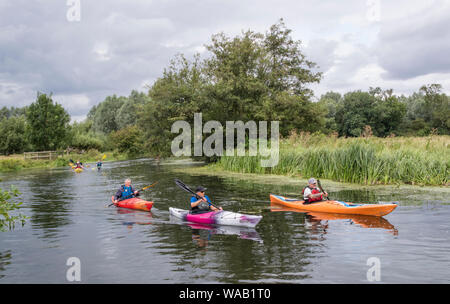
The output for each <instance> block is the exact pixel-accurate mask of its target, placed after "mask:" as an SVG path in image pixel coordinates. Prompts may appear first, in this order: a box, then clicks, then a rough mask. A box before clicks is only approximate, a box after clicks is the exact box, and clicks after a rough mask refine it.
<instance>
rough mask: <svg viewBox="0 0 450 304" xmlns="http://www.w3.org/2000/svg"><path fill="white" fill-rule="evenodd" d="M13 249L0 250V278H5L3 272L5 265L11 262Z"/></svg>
mask: <svg viewBox="0 0 450 304" xmlns="http://www.w3.org/2000/svg"><path fill="white" fill-rule="evenodd" d="M11 257H12V255H11V250H6V251H5V252H0V279H1V278H4V277H5V275H2V272H3V271H5V267H6V266H7V265H9V264H11Z"/></svg>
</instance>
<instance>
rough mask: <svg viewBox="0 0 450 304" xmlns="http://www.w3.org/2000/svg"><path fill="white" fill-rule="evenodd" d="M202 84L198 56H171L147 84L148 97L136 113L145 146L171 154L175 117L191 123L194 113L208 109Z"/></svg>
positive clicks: (164, 154) (152, 150) (162, 154)
mask: <svg viewBox="0 0 450 304" xmlns="http://www.w3.org/2000/svg"><path fill="white" fill-rule="evenodd" d="M205 85H206V80H205V79H204V78H203V75H202V74H201V63H200V58H199V56H195V57H194V60H193V62H189V61H188V60H187V59H186V58H185V57H184V56H183V55H178V56H177V57H175V58H174V59H173V60H171V62H170V65H169V67H168V68H166V69H165V70H164V72H163V76H162V77H161V78H159V79H158V80H157V81H156V82H155V83H154V84H153V86H152V87H151V88H150V90H149V101H148V102H146V103H145V104H144V105H143V107H142V112H141V113H140V114H139V120H138V121H139V126H140V127H141V128H142V129H143V133H144V138H145V142H146V145H145V146H146V149H148V150H149V151H151V152H152V153H154V154H156V155H160V156H167V155H171V150H170V143H171V140H172V139H173V138H174V137H175V136H176V135H175V134H173V133H171V126H172V124H173V123H174V122H175V121H177V120H184V121H187V122H189V123H193V118H194V113H196V112H200V111H202V112H204V113H205V112H207V113H210V110H208V109H209V107H208V105H207V104H208V103H207V102H206V99H205V94H204V88H205ZM222 112H223V111H222ZM209 117H210V118H208V119H211V115H210V116H209Z"/></svg>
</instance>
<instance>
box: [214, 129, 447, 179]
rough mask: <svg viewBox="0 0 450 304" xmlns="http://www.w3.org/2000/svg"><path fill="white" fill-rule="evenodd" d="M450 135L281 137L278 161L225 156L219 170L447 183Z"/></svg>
mask: <svg viewBox="0 0 450 304" xmlns="http://www.w3.org/2000/svg"><path fill="white" fill-rule="evenodd" d="M449 143H450V136H436V135H435V136H429V137H420V138H419V137H393V138H374V137H371V138H336V137H335V136H325V135H309V134H294V135H291V136H290V137H289V138H287V139H283V140H282V141H281V142H280V154H279V162H278V165H277V166H275V167H272V168H264V167H261V165H260V164H261V162H260V160H261V157H260V156H252V157H251V156H241V157H237V156H224V157H221V158H220V160H219V161H218V163H217V166H219V167H220V168H221V169H224V170H227V171H233V172H241V173H258V174H281V175H299V176H301V177H303V178H309V177H312V176H314V177H316V178H325V179H330V180H335V181H339V182H348V183H358V184H396V183H405V184H418V185H446V186H448V185H449V165H450V152H449V149H450V147H449Z"/></svg>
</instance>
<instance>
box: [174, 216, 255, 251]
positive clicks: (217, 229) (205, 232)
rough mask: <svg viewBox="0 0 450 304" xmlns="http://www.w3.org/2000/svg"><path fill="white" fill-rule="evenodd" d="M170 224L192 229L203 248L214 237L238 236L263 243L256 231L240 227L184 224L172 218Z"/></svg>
mask: <svg viewBox="0 0 450 304" xmlns="http://www.w3.org/2000/svg"><path fill="white" fill-rule="evenodd" d="M170 222H171V223H173V224H177V225H185V226H188V227H190V228H192V238H193V239H195V240H197V241H198V242H199V243H201V245H202V246H206V245H207V243H208V241H209V240H210V239H211V237H212V236H213V235H236V236H237V237H238V238H240V239H243V240H252V241H256V242H260V243H263V240H262V239H261V237H260V235H259V234H258V232H257V231H256V230H255V229H252V228H246V227H238V226H225V225H221V226H215V225H207V224H194V223H188V222H184V221H182V220H181V219H179V218H176V217H174V216H170Z"/></svg>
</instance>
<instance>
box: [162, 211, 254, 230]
mask: <svg viewBox="0 0 450 304" xmlns="http://www.w3.org/2000/svg"><path fill="white" fill-rule="evenodd" d="M169 212H170V214H171V215H173V216H174V217H177V218H180V219H182V220H184V221H188V222H191V223H198V224H208V225H227V226H240V227H249V228H253V227H255V226H256V225H258V223H259V221H260V220H261V219H262V216H261V215H250V214H242V213H236V212H231V211H211V212H206V213H197V214H191V213H190V212H189V211H188V210H183V209H178V208H172V207H170V208H169Z"/></svg>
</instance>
